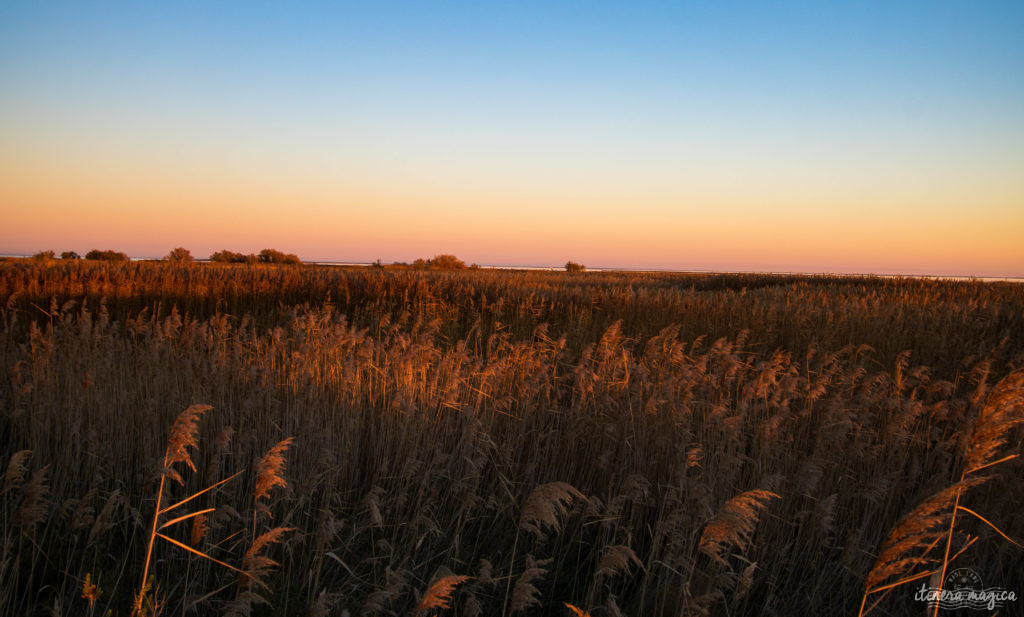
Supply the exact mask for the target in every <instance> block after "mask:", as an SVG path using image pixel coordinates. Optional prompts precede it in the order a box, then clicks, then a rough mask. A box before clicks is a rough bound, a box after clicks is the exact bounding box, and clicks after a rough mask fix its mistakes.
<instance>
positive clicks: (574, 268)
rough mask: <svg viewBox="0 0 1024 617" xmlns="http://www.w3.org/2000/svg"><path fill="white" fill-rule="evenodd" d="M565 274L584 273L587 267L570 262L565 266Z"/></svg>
mask: <svg viewBox="0 0 1024 617" xmlns="http://www.w3.org/2000/svg"><path fill="white" fill-rule="evenodd" d="M565 271H566V272H586V271H587V267H586V266H584V265H583V264H578V263H576V262H575V261H570V262H567V263H566V264H565Z"/></svg>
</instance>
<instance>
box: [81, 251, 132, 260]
mask: <svg viewBox="0 0 1024 617" xmlns="http://www.w3.org/2000/svg"><path fill="white" fill-rule="evenodd" d="M85 258H86V259H95V260H98V261H128V255H126V254H125V253H121V252H119V251H100V250H98V249H93V250H91V251H89V252H88V253H86V254H85Z"/></svg>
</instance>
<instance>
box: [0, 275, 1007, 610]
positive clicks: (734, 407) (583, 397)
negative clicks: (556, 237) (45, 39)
mask: <svg viewBox="0 0 1024 617" xmlns="http://www.w3.org/2000/svg"><path fill="white" fill-rule="evenodd" d="M0 294H2V295H0V298H6V303H5V308H4V309H3V310H2V312H0V316H2V318H3V326H2V332H3V334H2V336H3V345H2V346H0V366H2V367H3V371H4V374H5V379H4V380H2V381H0V405H2V407H0V436H2V438H3V443H4V444H5V448H4V449H3V451H2V452H0V455H2V456H0V476H2V482H3V486H2V487H0V490H2V493H0V516H2V517H3V521H2V522H3V526H2V529H3V531H2V533H3V537H2V549H0V550H2V555H0V614H3V615H82V614H93V612H94V611H95V614H106V612H107V611H111V614H114V615H128V614H130V613H131V612H132V606H133V604H137V602H136V600H137V599H138V598H139V596H140V595H141V594H140V590H143V591H145V592H146V594H148V595H147V596H146V597H147V598H149V599H150V600H152V602H151V604H150V605H148V607H149V608H147V609H146V610H150V612H156V611H154V610H153V609H160V610H161V611H162V613H163V614H166V615H176V614H180V615H214V614H257V615H260V614H267V615H269V614H275V615H276V614H282V615H343V614H346V613H347V614H350V615H363V614H366V615H370V614H380V615H416V614H420V615H425V614H452V615H503V614H527V615H568V614H576V613H575V611H579V612H580V613H589V614H591V615H620V614H621V615H632V616H640V615H654V616H662V615H666V616H667V615H690V614H694V615H697V614H713V615H719V614H721V615H725V614H728V615H771V614H775V615H794V614H855V613H856V612H857V610H858V608H859V607H861V606H862V604H863V601H864V599H865V591H866V588H867V587H875V588H877V587H880V586H884V585H885V584H887V583H891V582H893V581H894V580H897V579H898V578H899V576H902V575H905V574H906V573H907V572H909V571H910V570H911V569H912V568H910V566H920V567H919V568H918V569H921V568H924V567H934V565H935V562H934V560H933V561H932V562H929V563H926V562H927V561H928V559H931V558H932V557H933V556H934V553H932V554H929V556H928V557H927V558H926V559H924V561H922V562H920V563H919V562H914V563H902V564H898V565H893V563H887V562H886V559H888V557H886V556H887V555H888V556H890V557H893V556H894V557H893V560H894V561H898V560H897V559H896V557H901V556H903V553H906V554H907V555H909V556H911V557H916V556H917V554H918V553H919V552H923V551H924V548H926V546H924V545H922V542H923V538H922V537H917V536H913V535H912V534H911V536H906V534H904V535H900V533H902V532H901V530H905V529H907V527H906V525H905V524H906V523H907V522H908V521H910V522H911V523H913V522H914V521H915V520H918V519H916V518H915V516H917V515H915V512H922V510H921V508H922V504H924V505H928V504H931V503H933V502H934V503H935V504H937V507H935V508H932V509H927V508H926V509H927V512H925V513H924V514H921V515H920V520H922V521H924V520H925V517H926V516H932V517H939V518H938V519H936V520H932V519H928V521H925V522H927V523H928V525H930V526H929V527H928V529H929V530H932V531H934V530H940V529H942V530H944V531H943V532H942V533H941V534H939V535H942V537H943V539H945V538H947V537H948V539H949V541H950V542H949V543H950V544H953V553H951V554H954V553H956V551H957V549H958V548H959V547H961V546H964V545H965V544H967V543H968V542H969V543H970V546H969V548H968V550H967V551H964V552H963V554H962V555H960V556H958V557H957V559H958V562H957V563H964V564H967V563H970V564H974V565H976V566H979V567H983V569H984V572H985V574H984V576H986V577H987V578H986V581H988V580H991V581H992V584H1000V583H1001V584H1003V585H1004V586H1012V585H1013V584H1015V583H1016V584H1018V585H1020V584H1021V583H1024V580H1022V579H1021V578H1020V572H1021V571H1024V550H1022V549H1020V548H1018V547H1016V546H1014V545H1013V543H1012V542H1010V541H1007V539H1006V538H1004V537H1002V536H1001V535H1000V533H1002V534H1005V535H1006V536H1007V537H1008V538H1012V539H1015V540H1017V541H1019V540H1020V539H1021V538H1024V519H1022V518H1021V517H1020V516H1016V511H1017V509H1018V506H1019V503H1020V495H1022V494H1024V493H1022V492H1021V490H1022V488H1024V486H1022V485H1024V473H1022V468H1024V465H1022V463H1021V461H1020V460H1019V459H1008V460H1006V461H1005V462H1004V463H1002V464H999V465H994V466H993V467H991V468H990V469H986V470H985V472H986V473H987V474H988V475H987V476H986V478H985V480H986V481H985V482H981V481H977V482H975V481H974V480H972V478H974V477H975V475H977V474H975V475H971V474H967V473H966V472H967V471H969V470H970V467H968V464H971V465H973V466H975V467H976V466H977V465H978V464H979V463H978V461H980V460H983V461H986V462H985V463H981V464H988V462H992V461H997V460H998V459H1000V458H1005V457H1006V456H1009V455H1012V454H1014V453H1019V452H1020V451H1021V445H1022V432H1021V429H1020V423H1019V421H1018V420H1019V419H1020V418H1021V417H1022V416H1024V410H1022V409H1021V405H1020V392H1019V390H1020V388H1021V387H1022V385H1021V382H1022V381H1024V380H1022V379H1021V377H1020V375H1021V373H1020V371H1021V369H1022V367H1024V340H1022V339H1024V288H1022V287H1021V286H1016V285H1012V284H983V283H975V282H943V281H926V280H909V279H875V278H842V277H784V276H778V277H777V276H767V275H676V274H629V273H585V274H576V273H574V274H571V275H570V274H567V273H544V272H531V273H523V272H495V271H483V270H479V271H477V270H474V271H460V272H431V271H412V270H404V269H380V268H358V269H344V268H328V267H310V266H302V267H281V266H219V265H209V264H195V265H184V266H181V265H177V266H176V265H170V264H156V263H153V264H147V263H124V264H98V263H70V264H68V263H61V262H51V263H45V262H44V263H39V262H17V261H11V262H6V263H2V264H0ZM997 384H999V385H998V386H997ZM993 393H995V394H993ZM1015 393H1016V394H1015ZM1015 397H1017V398H1015ZM194 405H208V406H210V408H209V410H208V411H204V413H202V414H201V417H200V416H199V415H197V416H195V418H194V420H195V421H194V427H195V435H194V436H195V439H194V443H193V442H192V441H187V444H186V445H187V446H188V447H187V448H186V452H187V453H188V454H189V458H188V460H189V462H190V463H192V464H193V465H194V468H195V469H194V471H193V470H192V469H188V468H187V466H185V467H183V466H182V463H178V464H177V466H176V467H169V466H168V465H167V464H166V461H167V460H171V459H168V458H167V457H166V453H167V452H169V451H170V450H169V448H168V437H169V435H170V434H171V428H172V426H177V425H176V424H175V421H176V418H179V414H180V413H181V412H182V411H183V410H186V409H195V407H193V406H194ZM994 406H997V407H998V410H997V411H992V410H993V409H995V407H994ZM202 409H204V410H205V409H206V408H205V407H202ZM986 410H988V411H986ZM992 418H996V420H992ZM979 427H982V428H979ZM982 429H984V430H982ZM985 431H987V432H985ZM289 439H291V441H290V440H289ZM172 441H173V440H172ZM182 443H186V442H182ZM979 452H982V454H978V453H979ZM174 460H183V459H174ZM168 469H173V470H175V471H174V473H175V474H177V476H178V477H177V478H176V480H177V479H180V481H181V482H180V484H179V483H178V482H177V481H173V482H167V483H166V487H163V484H164V482H163V481H164V480H165V479H166V478H168V477H170V476H168V475H167V474H168V471H167V470H168ZM238 472H241V473H240V475H238V476H237V477H233V476H234V474H236V473H238ZM268 473H269V474H270V475H267V474H268ZM232 477H233V479H232V480H231V481H229V482H225V483H223V484H220V485H218V486H217V487H216V488H215V489H214V490H210V491H208V492H204V493H201V494H200V495H199V496H198V497H196V498H194V499H192V500H191V501H190V502H189V503H188V504H187V505H186V506H183V507H182V508H181V509H180V512H181V514H182V515H184V514H186V512H185V510H188V511H189V512H188V513H195V512H200V511H205V512H206V513H205V514H202V515H196V516H193V517H191V518H190V519H189V520H188V521H184V522H182V523H181V524H178V525H175V526H173V527H169V528H167V529H166V530H165V531H162V532H161V533H162V534H164V535H166V536H167V537H168V538H170V540H168V541H166V542H158V543H155V544H154V545H153V548H152V559H151V560H150V559H147V557H148V544H149V542H150V541H151V539H152V537H153V534H152V531H153V529H155V528H156V526H157V525H156V519H155V516H154V512H159V509H158V505H157V500H158V497H159V498H161V499H163V500H166V501H165V502H164V503H171V502H172V501H175V500H181V499H186V498H188V497H189V496H191V495H194V494H196V493H198V492H200V491H202V490H204V488H206V487H210V486H212V485H214V484H217V483H218V482H220V481H221V480H224V479H226V478H232ZM275 479H276V481H275ZM158 487H161V488H158ZM951 487H954V488H951ZM944 491H945V492H944ZM954 494H955V496H956V499H957V500H958V501H957V506H956V507H953V506H951V505H950V504H949V503H947V502H949V499H947V497H949V495H954ZM936 495H938V496H939V498H936V497H935V496H936ZM936 499H937V501H936ZM939 502H941V503H939ZM959 507H963V508H967V509H970V510H971V511H972V512H976V513H982V514H983V515H984V516H985V517H986V518H987V520H988V521H990V522H991V523H993V524H995V525H996V526H997V527H998V529H999V532H1000V533H997V532H996V531H994V530H993V529H992V528H991V527H990V526H988V525H986V524H984V523H983V522H982V521H980V520H978V519H977V518H975V517H971V516H966V515H963V516H957V515H956V514H955V512H959V510H958V509H956V508H959ZM947 510H948V511H949V512H948V513H947ZM164 517H165V518H168V517H171V515H170V514H167V515H164ZM953 517H956V520H955V531H954V526H953V525H952V522H951V520H950V519H952V518H953ZM933 523H934V524H933ZM947 525H948V527H947ZM911 527H913V525H911ZM275 530H282V531H280V532H277V533H275V534H274V535H273V536H272V537H266V538H264V536H266V534H270V533H271V532H274V531H275ZM897 532H899V533H897ZM906 537H909V538H910V539H909V540H907V541H906V542H903V543H902V544H900V542H902V541H903V540H906ZM261 538H264V540H263V541H262V542H260V539H261ZM928 538H931V536H928ZM171 540H173V541H174V542H177V543H180V544H183V545H187V546H188V547H189V548H191V549H194V550H193V551H190V550H186V549H183V548H182V547H181V546H179V545H177V544H174V543H172V542H171ZM929 541H930V540H929ZM897 545H898V546H897ZM894 546H897V548H896V549H894V548H893V547H894ZM887 551H888V552H887ZM901 551H902V552H901ZM198 553H202V554H203V555H205V556H206V557H204V556H202V555H199V554H198ZM897 553H899V554H897ZM207 557H210V558H215V559H216V560H217V561H219V562H222V563H216V562H214V561H212V560H211V559H209V558H207ZM940 557H941V556H940ZM941 561H942V559H941V558H940V559H939V562H941ZM147 563H149V564H150V565H149V567H148V572H149V574H151V575H152V578H151V581H147V580H146V579H149V578H150V577H149V576H146V575H143V572H144V571H146V570H147V568H145V567H144V564H147ZM904 566H907V567H904ZM238 570H241V571H243V572H244V573H248V574H240V573H239V571H238ZM869 575H870V577H869ZM869 578H870V582H871V585H870V586H868V585H867V582H868V580H869ZM140 579H141V580H140ZM90 585H95V586H98V587H96V588H95V589H93V590H92V592H91V593H88V590H89V589H90V587H89V586H90ZM147 585H148V586H147ZM1018 591H1019V592H1024V588H1022V589H1019V590H1018ZM876 601H879V603H878V605H877V606H876V607H875V609H874V610H878V611H883V610H884V611H886V614H890V615H910V614H920V611H921V609H922V605H921V604H920V603H915V602H914V601H913V600H912V592H911V591H910V588H909V587H907V588H906V589H902V590H901V589H899V588H897V589H896V591H890V592H887V593H884V594H883V593H878V594H872V595H871V597H870V601H869V602H868V604H869V605H870V604H873V603H875V602H876ZM1014 610H1016V609H1014Z"/></svg>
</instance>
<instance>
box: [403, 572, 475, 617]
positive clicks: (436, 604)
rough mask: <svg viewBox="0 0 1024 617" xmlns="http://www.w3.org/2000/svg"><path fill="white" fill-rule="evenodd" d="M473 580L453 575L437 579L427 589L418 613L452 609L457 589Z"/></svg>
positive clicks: (469, 577)
mask: <svg viewBox="0 0 1024 617" xmlns="http://www.w3.org/2000/svg"><path fill="white" fill-rule="evenodd" d="M471 578H473V577H471V576H462V575H457V574H451V575H449V576H442V577H441V578H439V579H437V580H436V581H434V582H433V583H432V584H431V585H430V587H428V588H427V592H426V593H425V594H423V599H422V600H420V603H419V606H418V607H416V610H417V612H420V613H425V612H427V611H429V610H430V609H434V608H438V609H444V608H451V599H452V595H453V594H454V593H455V589H456V588H457V587H458V586H459V585H461V584H462V583H464V582H466V581H468V580H470V579H471Z"/></svg>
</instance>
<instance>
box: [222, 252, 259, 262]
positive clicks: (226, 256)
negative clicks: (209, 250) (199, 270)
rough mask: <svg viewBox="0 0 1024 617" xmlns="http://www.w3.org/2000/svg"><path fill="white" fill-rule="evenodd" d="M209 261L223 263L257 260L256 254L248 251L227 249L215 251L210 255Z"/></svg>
mask: <svg viewBox="0 0 1024 617" xmlns="http://www.w3.org/2000/svg"><path fill="white" fill-rule="evenodd" d="M210 261H216V262H219V263H225V264H254V263H256V262H257V261H259V258H258V257H256V255H254V254H252V253H249V254H248V255H246V254H244V253H235V252H233V251H229V250H227V249H225V250H223V251H217V252H216V253H214V254H213V255H210Z"/></svg>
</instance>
